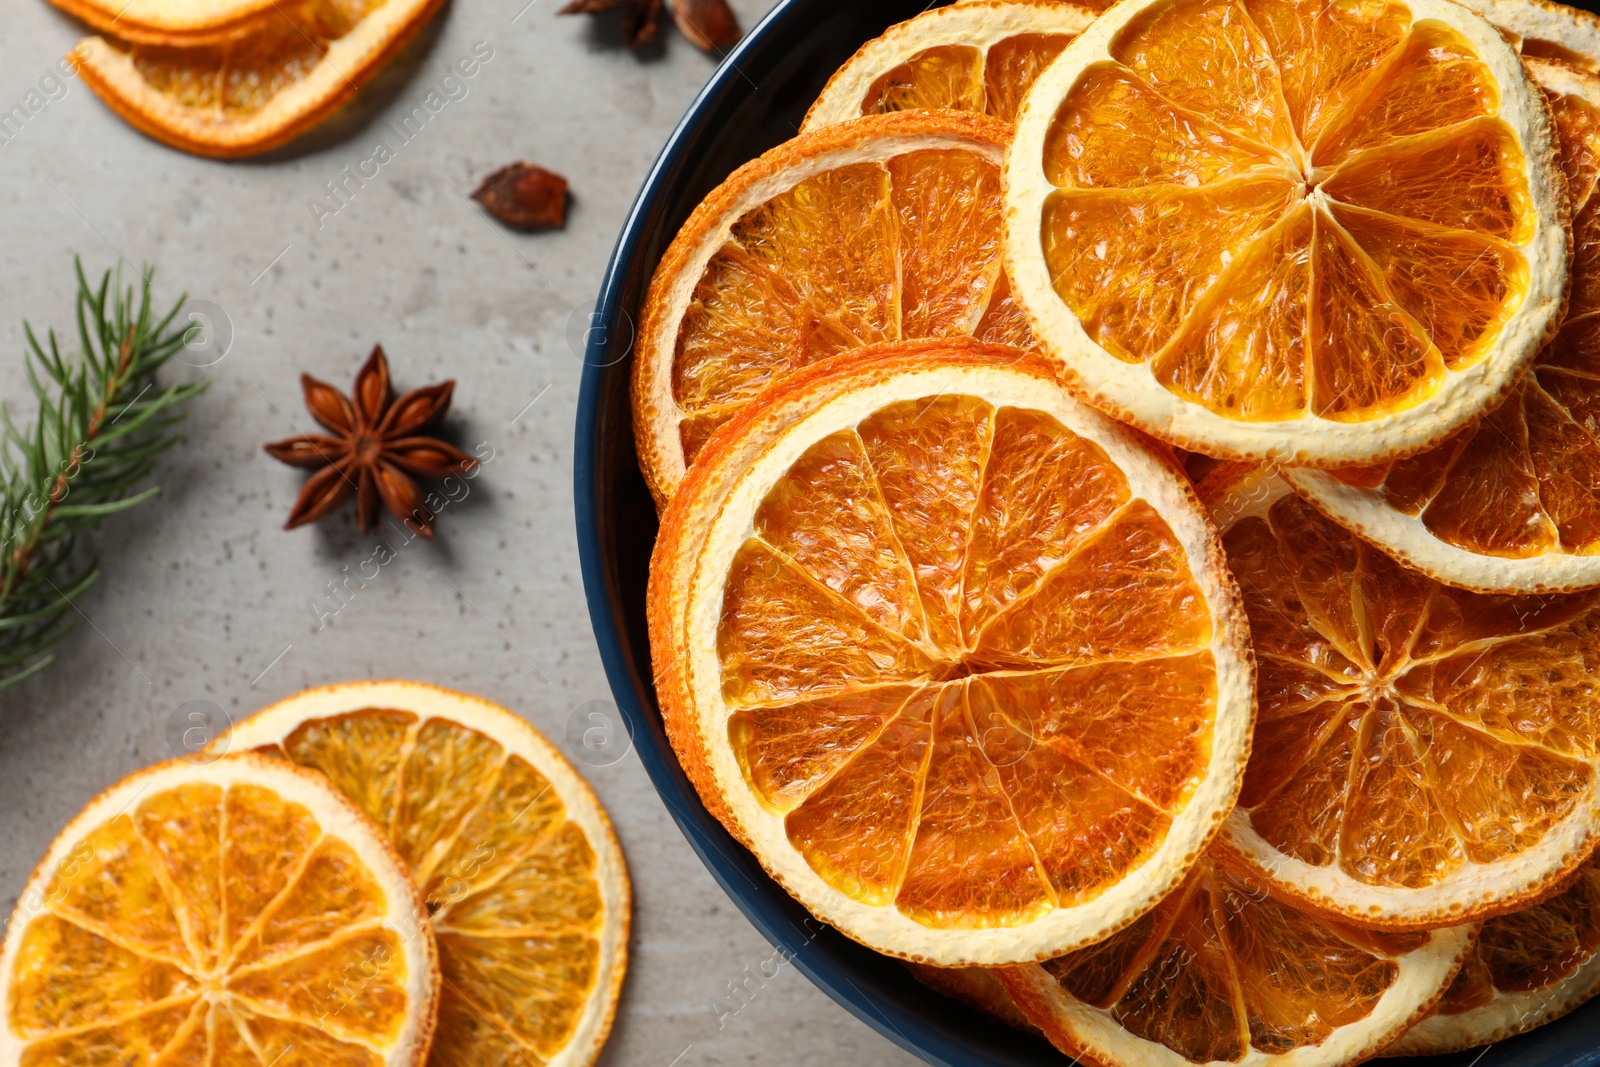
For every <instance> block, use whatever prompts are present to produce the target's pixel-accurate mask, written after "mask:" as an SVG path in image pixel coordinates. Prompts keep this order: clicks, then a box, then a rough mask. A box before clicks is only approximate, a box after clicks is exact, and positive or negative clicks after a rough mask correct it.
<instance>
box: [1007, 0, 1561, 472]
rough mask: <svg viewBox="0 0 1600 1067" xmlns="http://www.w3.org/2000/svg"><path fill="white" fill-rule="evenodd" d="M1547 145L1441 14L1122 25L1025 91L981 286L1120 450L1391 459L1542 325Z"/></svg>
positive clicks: (1501, 375)
mask: <svg viewBox="0 0 1600 1067" xmlns="http://www.w3.org/2000/svg"><path fill="white" fill-rule="evenodd" d="M1207 42H1210V43H1209V44H1208V43H1207ZM1313 42H1314V43H1313ZM1289 101H1293V102H1292V103H1289ZM1556 148H1557V146H1556V141H1555V136H1554V132H1553V130H1552V128H1551V121H1550V117H1549V110H1548V107H1547V105H1546V104H1545V102H1544V100H1543V98H1542V97H1541V96H1540V94H1539V92H1538V91H1537V89H1536V88H1534V87H1533V86H1532V85H1531V83H1530V82H1529V80H1528V78H1527V76H1526V74H1525V73H1524V71H1523V68H1522V63H1521V60H1520V58H1519V57H1518V55H1517V54H1516V52H1515V51H1514V50H1513V49H1512V47H1511V46H1510V45H1509V44H1508V43H1507V42H1506V41H1505V39H1504V38H1503V37H1502V36H1501V35H1500V33H1499V32H1498V31H1496V30H1495V29H1494V27H1492V26H1490V25H1489V24H1488V23H1487V22H1485V21H1484V20H1483V19H1482V18H1480V17H1479V16H1477V15H1475V14H1473V13H1472V12H1470V11H1468V10H1466V9H1465V8H1462V7H1460V6H1459V5H1457V4H1454V3H1450V2H1448V0H1416V2H1415V3H1409V4H1403V3H1400V2H1399V0H1373V2H1370V3H1358V2H1355V0H1347V2H1342V3H1339V4H1333V5H1329V4H1325V3H1321V2H1317V0H1178V2H1175V3H1172V2H1168V0H1143V2H1137V3H1135V2H1125V3H1122V4H1119V5H1117V6H1116V7H1115V8H1114V9H1112V10H1110V11H1108V12H1106V14H1105V15H1103V16H1101V17H1100V18H1099V19H1097V20H1096V21H1095V22H1094V24H1093V25H1092V26H1090V27H1089V29H1088V30H1086V31H1084V33H1083V34H1081V35H1080V36H1079V37H1078V38H1077V39H1076V40H1074V41H1073V43H1072V44H1071V45H1069V46H1068V47H1067V49H1066V50H1065V51H1064V52H1063V53H1062V54H1061V56H1060V58H1059V59H1057V60H1056V62H1055V63H1054V64H1053V65H1052V66H1051V67H1050V68H1049V70H1047V71H1046V72H1045V73H1044V74H1043V75H1041V76H1040V78H1039V80H1038V81H1037V82H1035V83H1034V87H1033V89H1032V90H1031V91H1030V92H1029V94H1028V98H1027V101H1026V102H1025V104H1024V106H1023V112H1022V115H1021V116H1020V117H1019V119H1018V122H1017V136H1016V139H1015V141H1014V143H1013V146H1012V148H1011V150H1010V152H1009V153H1008V155H1007V165H1006V211H1007V224H1006V264H1007V270H1008V271H1010V273H1011V278H1012V282H1013V286H1014V288H1015V290H1016V293H1017V298H1018V300H1019V301H1021V302H1022V304H1023V305H1024V307H1025V308H1026V310H1027V311H1028V314H1029V317H1030V319H1031V321H1032V323H1033V326H1034V329H1035V331H1036V333H1037V334H1038V336H1039V338H1040V344H1041V345H1042V346H1043V347H1044V348H1045V349H1046V350H1047V351H1048V352H1049V353H1050V354H1051V355H1052V356H1053V357H1054V358H1055V359H1056V360H1058V361H1059V362H1060V364H1061V366H1062V368H1063V372H1064V373H1065V375H1066V376H1067V380H1068V384H1069V386H1070V387H1071V388H1072V389H1073V390H1074V391H1075V392H1076V393H1078V394H1079V395H1080V396H1082V397H1083V398H1085V399H1087V400H1089V401H1090V402H1091V403H1093V404H1095V405H1096V406H1098V407H1101V408H1102V409H1103V410H1106V411H1108V412H1111V413H1113V414H1115V415H1116V416H1118V417H1119V418H1122V419H1124V420H1125V421H1128V422H1130V423H1132V424H1133V425H1135V426H1137V427H1139V428H1140V429H1143V430H1145V431H1146V432H1149V433H1151V434H1154V435H1155V436H1157V437H1160V438H1162V439H1164V440H1167V441H1169V442H1171V443H1173V444H1176V445H1179V446H1181V447H1184V448H1188V449H1191V450H1195V451H1201V452H1205V453H1207V454H1209V455H1213V456H1219V457H1230V458H1236V459H1250V460H1267V461H1271V462H1277V463H1292V464H1297V465H1304V466H1316V467H1338V466H1348V465H1353V464H1357V463H1362V462H1372V461H1376V460H1379V459H1385V458H1392V457H1396V456H1401V455H1408V454H1411V453H1414V452H1417V451H1420V450H1422V449H1424V448H1426V447H1428V446H1430V445H1432V444H1434V443H1436V442H1438V441H1439V440H1441V439H1443V438H1444V437H1445V436H1446V435H1448V434H1449V433H1450V432H1451V431H1453V430H1455V429H1457V428H1458V427H1460V426H1462V425H1464V424H1467V423H1470V422H1471V421H1472V420H1474V419H1476V418H1478V417H1479V416H1480V415H1482V413H1483V412H1484V410H1485V409H1486V407H1488V406H1489V405H1491V404H1492V403H1493V402H1494V401H1495V400H1496V399H1498V398H1499V397H1500V396H1501V395H1502V394H1503V393H1504V392H1505V390H1507V389H1508V388H1509V387H1510V386H1511V384H1512V383H1513V382H1514V381H1515V380H1516V377H1517V375H1518V374H1519V373H1520V372H1521V370H1522V369H1523V368H1524V367H1525V366H1526V365H1527V363H1528V361H1529V360H1531V359H1532V358H1533V356H1534V355H1535V353H1536V352H1537V351H1538V349H1539V347H1540V346H1541V345H1542V344H1543V343H1544V342H1545V340H1547V339H1548V337H1549V335H1550V333H1551V332H1552V331H1553V330H1554V329H1555V327H1556V326H1557V325H1558V324H1559V321H1560V316H1561V313H1562V309H1563V306H1564V304H1565V299H1566V288H1567V278H1568V267H1567V260H1568V245H1569V240H1570V234H1569V229H1568V207H1567V202H1566V197H1565V194H1564V182H1563V180H1562V175H1561V171H1560V167H1559V160H1558V158H1557V150H1556Z"/></svg>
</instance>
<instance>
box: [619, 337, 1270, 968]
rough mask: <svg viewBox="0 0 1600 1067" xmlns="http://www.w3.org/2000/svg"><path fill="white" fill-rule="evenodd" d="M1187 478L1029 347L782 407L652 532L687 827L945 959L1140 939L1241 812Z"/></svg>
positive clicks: (1202, 543)
mask: <svg viewBox="0 0 1600 1067" xmlns="http://www.w3.org/2000/svg"><path fill="white" fill-rule="evenodd" d="M1218 553H1219V549H1218V546H1217V543H1216V540H1215V533H1214V531H1212V529H1211V528H1210V526H1209V525H1208V524H1207V523H1206V522H1205V519H1204V516H1203V514H1202V513H1201V512H1200V510H1199V508H1198V505H1197V504H1196V503H1195V502H1194V500H1193V497H1192V494H1191V490H1190V488H1189V485H1188V482H1187V480H1186V479H1184V478H1183V477H1182V476H1181V475H1180V474H1178V472H1177V471H1176V470H1175V469H1174V468H1173V467H1172V466H1171V465H1169V464H1168V463H1167V462H1166V461H1165V460H1164V459H1161V458H1159V457H1158V456H1157V455H1156V454H1155V453H1153V452H1152V451H1150V450H1149V449H1147V448H1146V447H1145V446H1144V445H1143V444H1142V443H1141V442H1140V441H1139V440H1138V438H1137V437H1136V436H1135V435H1133V434H1132V433H1130V432H1129V431H1127V430H1125V429H1124V428H1122V427H1120V426H1118V425H1116V424H1114V423H1112V422H1111V421H1110V420H1108V419H1106V418H1104V417H1103V416H1100V415H1099V414H1097V413H1095V412H1093V411H1090V410H1089V409H1087V408H1085V407H1083V406H1082V405H1079V404H1077V403H1075V402H1074V401H1073V400H1072V399H1071V398H1070V397H1069V396H1068V395H1067V394H1066V393H1065V392H1064V391H1063V390H1062V389H1061V387H1060V386H1059V384H1058V383H1057V382H1056V381H1055V380H1054V379H1053V378H1052V376H1051V374H1050V368H1049V366H1048V364H1046V363H1044V362H1043V361H1042V360H1039V359H1038V358H1037V357H1033V356H1024V355H1023V354H1022V353H1019V352H1016V351H1014V350H1010V349H1003V348H996V347H994V346H989V345H983V344H979V343H977V342H973V341H970V340H963V341H947V342H913V343H906V344H903V345H899V346H885V347H884V348H882V349H877V350H869V351H865V352H862V353H859V354H851V355H845V356H841V357H838V359H837V360H836V361H833V362H830V363H829V364H827V365H825V366H820V367H817V368H814V369H812V370H811V371H808V372H805V373H803V374H801V375H798V376H796V377H795V378H794V379H793V380H792V381H790V382H789V383H787V384H785V385H782V386H777V387H774V388H773V389H772V390H770V391H768V392H767V393H766V394H764V396H763V397H762V398H761V399H759V400H757V401H756V402H755V403H754V404H752V405H750V406H749V407H748V408H747V409H746V410H745V412H744V413H743V414H742V415H741V416H740V417H739V418H738V419H737V420H736V421H735V422H734V423H732V424H730V425H729V426H728V427H726V428H725V429H724V430H723V431H722V432H720V433H719V434H718V435H717V436H716V437H715V438H714V439H713V441H712V444H711V445H709V446H708V447H707V449H706V452H705V454H704V456H703V458H702V461H701V462H700V463H697V464H696V466H695V468H694V469H693V470H692V471H691V472H690V474H689V478H688V480H686V481H685V483H684V485H683V487H682V489H681V490H680V492H679V495H678V497H677V498H676V499H675V500H674V502H673V504H672V506H671V507H670V508H669V509H668V511H667V512H666V514H665V515H664V517H663V520H662V530H661V536H660V539H659V540H658V541H657V542H656V549H655V553H654V555H653V556H652V559H651V574H650V597H649V610H650V646H651V652H652V656H653V659H654V663H655V670H656V688H657V692H658V694H659V697H660V701H661V706H662V714H663V716H664V719H665V722H666V726H667V731H668V736H669V738H670V739H671V741H672V744H673V747H674V749H675V750H676V752H677V754H678V758H679V761H680V762H681V763H682V765H683V767H684V769H685V771H686V772H687V773H688V775H689V777H690V779H691V780H692V781H693V782H694V783H695V786H696V788H697V789H698V790H699V792H700V796H701V797H702V799H703V800H704V801H705V803H706V806H707V808H708V809H710V810H711V811H712V812H713V813H714V814H716V815H717V816H718V817H719V818H720V819H721V820H722V821H723V823H724V825H726V826H727V827H728V829H729V831H730V832H731V833H733V834H734V836H736V837H737V838H738V839H739V840H740V841H742V842H743V843H744V844H745V845H746V846H747V847H748V848H750V849H751V851H753V852H754V853H755V855H756V857H757V858H758V859H759V860H760V861H761V863H762V864H763V865H764V866H765V867H766V869H767V870H768V871H769V872H771V873H772V875H773V877H774V878H776V879H777V880H778V881H779V882H780V883H781V884H782V885H783V886H784V887H785V888H786V889H788V891H789V892H790V893H792V894H793V895H794V896H795V898H796V899H797V900H799V901H800V903H801V904H803V905H804V906H806V907H807V908H809V909H810V910H811V912H812V913H813V914H814V915H816V916H817V917H818V918H819V919H821V920H823V921H824V922H828V923H831V924H833V925H834V926H835V927H837V928H838V929H840V930H842V931H843V932H844V933H846V934H848V935H849V936H851V937H853V938H855V939H857V940H859V941H861V942H862V943H864V944H866V945H868V946H869V947H871V948H874V949H877V950H878V951H881V952H885V953H888V954H890V955H894V956H900V957H903V958H908V959H913V960H920V961H922V962H928V963H935V964H940V965H951V966H953V965H970V964H994V963H1005V962H1018V961H1023V960H1035V959H1041V958H1044V957H1047V956H1051V955H1055V954H1057V953H1060V952H1064V951H1067V950H1068V949H1071V948H1074V947H1077V946H1079V945H1082V944H1085V943H1088V942H1091V941H1094V940H1097V939H1099V938H1102V937H1105V936H1107V935H1108V934H1110V933H1112V932H1114V931H1115V930H1117V929H1119V928H1121V927H1122V926H1124V925H1126V924H1127V923H1129V922H1132V921H1133V920H1134V919H1135V918H1136V917H1137V916H1138V915H1139V914H1140V913H1141V912H1143V911H1144V910H1146V909H1147V908H1150V907H1151V906H1153V905H1154V904H1155V903H1156V901H1158V900H1160V899H1161V897H1162V896H1163V895H1165V893H1166V892H1167V891H1168V890H1170V889H1171V888H1172V887H1173V886H1175V885H1177V883H1178V882H1179V881H1181V880H1182V878H1183V876H1184V874H1185V873H1187V870H1188V867H1189V865H1190V864H1191V863H1193V862H1194V859H1195V857H1196V856H1198V855H1199V853H1200V850H1201V848H1202V847H1203V846H1204V844H1205V843H1206V841H1208V840H1209V839H1210V838H1211V836H1212V834H1213V831H1214V827H1215V826H1216V825H1217V824H1218V823H1219V822H1220V821H1221V819H1222V818H1223V817H1224V816H1225V815H1226V813H1227V810H1228V808H1229V807H1230V806H1231V805H1232V803H1233V798H1234V795H1235V791H1236V789H1237V786H1238V781H1239V774H1240V772H1241V770H1242V768H1243V764H1244V760H1245V755H1246V750H1247V749H1248V745H1249V741H1248V737H1249V731H1250V723H1251V715H1252V705H1251V697H1250V693H1251V666H1250V659H1249V652H1248V650H1247V647H1246V634H1245V630H1244V626H1243V622H1242V617H1241V616H1240V615H1239V614H1238V609H1237V606H1236V604H1235V600H1234V598H1235V597H1236V595H1237V594H1236V592H1235V591H1234V589H1233V585H1232V579H1231V578H1230V577H1229V576H1228V574H1227V570H1226V567H1225V566H1223V564H1222V560H1221V557H1220V555H1219V554H1218Z"/></svg>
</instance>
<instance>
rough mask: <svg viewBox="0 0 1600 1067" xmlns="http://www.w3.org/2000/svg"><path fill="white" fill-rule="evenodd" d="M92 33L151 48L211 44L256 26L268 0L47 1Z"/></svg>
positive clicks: (270, 2)
mask: <svg viewBox="0 0 1600 1067" xmlns="http://www.w3.org/2000/svg"><path fill="white" fill-rule="evenodd" d="M50 2H51V3H52V4H54V5H55V6H56V7H59V8H60V9H61V10H63V11H65V12H67V13H68V14H71V15H75V16H77V17H78V18H80V19H82V20H83V21H84V22H87V23H88V24H89V25H91V26H93V27H94V28H95V30H96V32H99V33H104V34H109V35H111V36H114V37H116V38H118V39H120V40H123V41H137V42H139V43H140V44H153V45H196V44H215V43H220V42H222V41H227V40H232V39H233V38H235V37H240V36H243V35H245V34H248V33H250V32H251V31H252V30H255V29H257V28H259V27H260V26H261V24H262V22H263V18H264V16H268V15H271V14H272V10H273V8H274V7H275V6H276V5H275V4H274V3H273V0H50Z"/></svg>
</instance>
